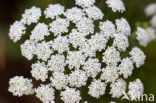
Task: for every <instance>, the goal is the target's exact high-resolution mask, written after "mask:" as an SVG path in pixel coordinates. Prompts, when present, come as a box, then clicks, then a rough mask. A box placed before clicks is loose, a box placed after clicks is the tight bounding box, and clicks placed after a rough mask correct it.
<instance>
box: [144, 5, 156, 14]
mask: <svg viewBox="0 0 156 103" xmlns="http://www.w3.org/2000/svg"><path fill="white" fill-rule="evenodd" d="M145 13H146V15H147V16H152V15H154V14H156V3H152V4H149V5H148V6H147V7H146V8H145Z"/></svg>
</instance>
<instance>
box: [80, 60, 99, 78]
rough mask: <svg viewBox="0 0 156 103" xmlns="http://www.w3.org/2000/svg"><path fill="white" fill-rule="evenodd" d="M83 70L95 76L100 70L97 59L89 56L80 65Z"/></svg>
mask: <svg viewBox="0 0 156 103" xmlns="http://www.w3.org/2000/svg"><path fill="white" fill-rule="evenodd" d="M82 69H83V70H85V72H86V73H87V76H91V77H93V78H95V77H96V76H97V75H98V73H99V72H100V71H101V64H100V63H99V60H98V59H93V58H89V59H88V60H87V61H86V62H85V63H84V66H83V67H82Z"/></svg>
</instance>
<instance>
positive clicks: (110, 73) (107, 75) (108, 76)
mask: <svg viewBox="0 0 156 103" xmlns="http://www.w3.org/2000/svg"><path fill="white" fill-rule="evenodd" d="M118 77H119V73H118V68H117V67H115V66H107V67H106V68H103V69H102V74H101V77H100V78H101V80H105V82H106V83H108V82H115V80H116V79H118Z"/></svg>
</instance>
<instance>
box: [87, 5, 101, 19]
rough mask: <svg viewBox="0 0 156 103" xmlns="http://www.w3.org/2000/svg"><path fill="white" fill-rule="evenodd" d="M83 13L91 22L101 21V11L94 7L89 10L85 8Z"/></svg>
mask: <svg viewBox="0 0 156 103" xmlns="http://www.w3.org/2000/svg"><path fill="white" fill-rule="evenodd" d="M84 11H85V12H86V14H87V16H88V17H89V18H90V19H93V20H98V19H102V18H103V16H104V14H103V13H102V11H101V10H100V9H99V8H98V7H96V6H91V7H89V8H86V9H85V10H84Z"/></svg>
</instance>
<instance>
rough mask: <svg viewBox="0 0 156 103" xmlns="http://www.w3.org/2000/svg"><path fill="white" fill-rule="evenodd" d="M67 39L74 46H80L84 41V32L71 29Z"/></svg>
mask: <svg viewBox="0 0 156 103" xmlns="http://www.w3.org/2000/svg"><path fill="white" fill-rule="evenodd" d="M69 41H70V43H71V44H72V45H73V47H74V48H77V47H78V46H80V47H82V45H83V44H84V43H85V42H86V38H85V34H84V33H81V32H78V31H77V30H75V29H73V30H72V32H71V33H70V34H69Z"/></svg>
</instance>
